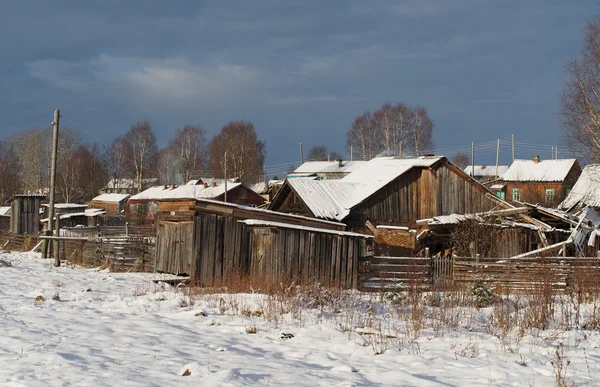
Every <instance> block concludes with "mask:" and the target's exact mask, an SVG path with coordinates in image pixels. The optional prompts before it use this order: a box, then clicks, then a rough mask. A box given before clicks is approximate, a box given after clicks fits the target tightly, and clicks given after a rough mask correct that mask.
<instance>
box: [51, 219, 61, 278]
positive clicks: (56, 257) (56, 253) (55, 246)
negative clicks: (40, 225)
mask: <svg viewBox="0 0 600 387" xmlns="http://www.w3.org/2000/svg"><path fill="white" fill-rule="evenodd" d="M48 223H52V220H49V221H48ZM55 231H56V236H57V237H59V236H60V213H58V212H57V213H56V229H55ZM52 245H53V246H52V250H53V253H54V266H60V240H59V239H55V240H54V243H53V244H52Z"/></svg>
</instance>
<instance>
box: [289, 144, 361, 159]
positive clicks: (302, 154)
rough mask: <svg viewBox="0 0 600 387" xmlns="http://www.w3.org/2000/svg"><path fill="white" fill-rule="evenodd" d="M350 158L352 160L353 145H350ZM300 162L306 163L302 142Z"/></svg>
mask: <svg viewBox="0 0 600 387" xmlns="http://www.w3.org/2000/svg"><path fill="white" fill-rule="evenodd" d="M350 160H352V147H350ZM300 164H304V152H303V151H302V143H300Z"/></svg>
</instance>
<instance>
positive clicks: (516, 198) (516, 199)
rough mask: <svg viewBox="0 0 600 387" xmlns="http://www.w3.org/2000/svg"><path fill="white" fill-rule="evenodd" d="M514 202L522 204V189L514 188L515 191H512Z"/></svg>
mask: <svg viewBox="0 0 600 387" xmlns="http://www.w3.org/2000/svg"><path fill="white" fill-rule="evenodd" d="M512 200H513V202H520V201H521V189H520V188H513V190H512Z"/></svg>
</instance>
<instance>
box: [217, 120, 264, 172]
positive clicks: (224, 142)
mask: <svg viewBox="0 0 600 387" xmlns="http://www.w3.org/2000/svg"><path fill="white" fill-rule="evenodd" d="M209 152H210V169H211V171H212V172H213V173H214V175H215V177H221V178H222V177H225V176H227V178H234V177H235V178H239V179H240V180H241V181H242V182H244V183H256V182H257V181H260V180H261V178H262V175H263V164H264V160H265V153H266V145H265V143H264V142H263V141H260V140H258V136H257V135H256V130H255V129H254V125H252V123H250V122H247V121H231V122H229V123H228V124H227V125H225V126H224V127H223V128H222V129H221V132H220V133H219V134H218V135H216V136H215V137H214V138H213V140H212V141H211V142H210V145H209ZM226 152H227V170H225V153H226Z"/></svg>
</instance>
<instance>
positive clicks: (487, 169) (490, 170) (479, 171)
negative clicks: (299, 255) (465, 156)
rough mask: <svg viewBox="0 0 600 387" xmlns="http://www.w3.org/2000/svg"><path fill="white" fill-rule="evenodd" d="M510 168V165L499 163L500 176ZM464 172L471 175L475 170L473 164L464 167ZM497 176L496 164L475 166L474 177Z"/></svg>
mask: <svg viewBox="0 0 600 387" xmlns="http://www.w3.org/2000/svg"><path fill="white" fill-rule="evenodd" d="M507 170H508V165H498V176H500V177H501V176H502V175H503V174H504V172H506V171H507ZM464 172H465V173H466V174H467V175H469V176H471V174H472V172H473V166H472V165H469V166H468V167H466V168H465V169H464ZM489 176H496V166H495V165H476V166H475V175H474V177H489Z"/></svg>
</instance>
